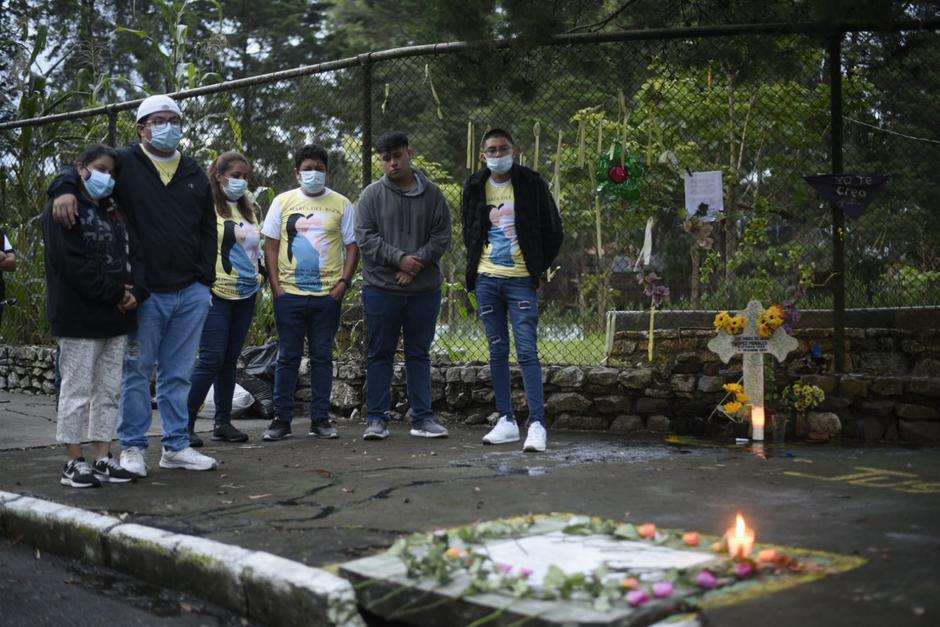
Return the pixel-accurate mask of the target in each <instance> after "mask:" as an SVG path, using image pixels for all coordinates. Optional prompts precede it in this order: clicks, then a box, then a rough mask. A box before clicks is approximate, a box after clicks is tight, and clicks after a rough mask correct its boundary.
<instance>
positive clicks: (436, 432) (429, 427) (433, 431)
mask: <svg viewBox="0 0 940 627" xmlns="http://www.w3.org/2000/svg"><path fill="white" fill-rule="evenodd" d="M411 435H413V436H415V437H416V438H446V437H447V436H448V435H449V434H448V433H447V429H445V428H444V427H442V426H441V425H439V424H437V423H436V422H435V421H434V419H433V418H425V419H424V420H418V421H417V422H412V423H411Z"/></svg>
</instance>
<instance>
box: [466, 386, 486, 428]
mask: <svg viewBox="0 0 940 627" xmlns="http://www.w3.org/2000/svg"><path fill="white" fill-rule="evenodd" d="M474 391H475V390H474ZM487 415H488V412H485V411H476V412H471V413H470V414H469V415H468V416H467V417H466V419H464V421H463V423H464V424H465V425H470V426H473V425H485V424H486V416H487Z"/></svg>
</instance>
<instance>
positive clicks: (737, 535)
mask: <svg viewBox="0 0 940 627" xmlns="http://www.w3.org/2000/svg"><path fill="white" fill-rule="evenodd" d="M725 537H726V538H727V539H728V554H729V555H731V559H747V558H749V557H750V556H751V551H752V550H753V549H754V531H753V530H751V529H748V528H747V526H746V525H745V524H744V517H743V516H741V514H738V518H737V523H736V524H735V527H734V529H728V533H727V534H726V535H725Z"/></svg>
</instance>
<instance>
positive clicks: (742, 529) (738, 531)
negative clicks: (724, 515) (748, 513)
mask: <svg viewBox="0 0 940 627" xmlns="http://www.w3.org/2000/svg"><path fill="white" fill-rule="evenodd" d="M746 532H747V527H746V526H745V525H744V517H743V516H741V514H740V512H739V513H738V519H737V523H736V524H735V527H734V535H736V536H737V537H739V538H743V537H744V535H745V533H746Z"/></svg>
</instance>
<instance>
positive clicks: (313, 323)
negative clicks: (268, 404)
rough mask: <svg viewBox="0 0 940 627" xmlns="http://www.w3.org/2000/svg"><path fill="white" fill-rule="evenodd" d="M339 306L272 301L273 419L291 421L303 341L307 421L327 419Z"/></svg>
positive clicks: (329, 300)
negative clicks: (307, 365)
mask: <svg viewBox="0 0 940 627" xmlns="http://www.w3.org/2000/svg"><path fill="white" fill-rule="evenodd" d="M340 306H341V303H340V302H339V301H338V300H336V299H335V298H333V297H332V296H329V295H327V296H298V295H296V294H284V295H283V296H280V297H278V298H276V299H274V321H275V323H276V324H277V334H278V336H279V337H280V341H279V342H278V347H277V368H276V369H275V371H274V417H275V418H277V419H278V420H283V421H284V422H290V421H291V420H293V419H294V393H295V392H296V391H297V376H298V371H299V369H300V358H301V357H302V356H303V354H304V338H307V343H308V344H309V346H310V391H311V392H312V398H311V399H310V418H311V419H312V420H326V419H329V417H330V392H332V390H333V341H334V340H335V339H336V330H337V329H338V328H339V315H340Z"/></svg>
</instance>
